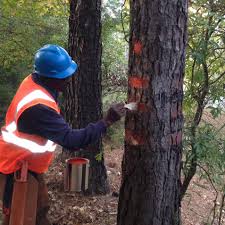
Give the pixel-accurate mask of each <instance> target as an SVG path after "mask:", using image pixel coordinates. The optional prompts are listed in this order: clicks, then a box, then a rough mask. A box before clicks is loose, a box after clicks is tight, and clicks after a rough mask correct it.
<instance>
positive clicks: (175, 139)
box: [171, 131, 182, 145]
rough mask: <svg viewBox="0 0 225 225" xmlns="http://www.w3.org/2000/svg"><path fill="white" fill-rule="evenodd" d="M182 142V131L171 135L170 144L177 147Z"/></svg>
mask: <svg viewBox="0 0 225 225" xmlns="http://www.w3.org/2000/svg"><path fill="white" fill-rule="evenodd" d="M181 142H182V131H179V132H175V133H173V134H171V144H172V145H179V144H180V143H181Z"/></svg>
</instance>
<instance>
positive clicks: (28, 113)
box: [18, 104, 106, 149]
mask: <svg viewBox="0 0 225 225" xmlns="http://www.w3.org/2000/svg"><path fill="white" fill-rule="evenodd" d="M18 130H19V131H20V132H24V133H28V134H36V135H39V136H41V137H44V138H46V139H48V140H51V141H53V142H55V143H57V144H59V145H61V146H63V147H65V148H67V149H75V148H82V147H85V146H87V145H88V144H91V143H93V142H96V141H97V140H99V139H100V137H101V135H102V134H104V133H105V132H106V124H105V122H104V121H103V120H100V121H98V122H97V123H90V124H89V125H88V126H87V127H85V128H83V129H72V128H71V127H70V126H69V125H68V123H66V122H65V120H64V119H63V117H62V116H61V115H59V114H58V113H57V112H56V111H54V110H53V109H51V108H49V107H47V106H44V105H41V104H39V105H35V106H33V107H31V108H29V109H27V110H25V111H24V112H23V113H22V115H21V116H20V118H19V120H18Z"/></svg>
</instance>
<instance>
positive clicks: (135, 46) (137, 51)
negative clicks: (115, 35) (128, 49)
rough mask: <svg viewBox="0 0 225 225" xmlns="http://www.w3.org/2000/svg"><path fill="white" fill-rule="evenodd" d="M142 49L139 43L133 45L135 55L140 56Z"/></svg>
mask: <svg viewBox="0 0 225 225" xmlns="http://www.w3.org/2000/svg"><path fill="white" fill-rule="evenodd" d="M142 48H143V46H142V43H141V42H140V41H136V42H135V43H134V53H135V54H136V55H140V54H141V52H142Z"/></svg>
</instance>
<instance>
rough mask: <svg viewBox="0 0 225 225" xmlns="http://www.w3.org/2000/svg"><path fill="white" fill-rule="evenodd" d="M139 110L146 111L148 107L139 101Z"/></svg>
mask: <svg viewBox="0 0 225 225" xmlns="http://www.w3.org/2000/svg"><path fill="white" fill-rule="evenodd" d="M137 110H138V111H139V112H148V111H149V110H150V109H149V107H148V106H147V105H146V104H145V103H139V104H138V109H137Z"/></svg>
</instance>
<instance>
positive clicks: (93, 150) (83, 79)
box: [65, 0, 109, 194]
mask: <svg viewBox="0 0 225 225" xmlns="http://www.w3.org/2000/svg"><path fill="white" fill-rule="evenodd" d="M100 13H101V1H100V0H81V1H78V0H71V1H70V18H69V54H70V55H71V56H72V58H73V59H74V60H75V61H76V62H77V64H78V72H77V73H76V75H75V76H74V77H73V80H72V82H71V85H70V87H69V89H68V90H67V94H66V98H65V100H66V102H65V115H66V119H67V121H68V122H69V123H70V124H71V125H72V127H73V128H83V127H85V126H87V125H88V124H89V123H90V122H96V121H98V120H99V119H101V118H102V102H101V101H102V100H101V91H102V90H101V53H102V52H101V39H100V35H101V14H100ZM101 149H102V142H101V141H100V142H98V143H96V144H94V145H91V146H88V147H87V149H85V151H82V152H81V156H83V157H86V158H89V159H90V179H89V190H88V192H89V193H91V194H105V193H107V192H108V191H109V187H108V183H107V174H106V168H105V166H104V158H103V157H102V160H101V161H97V160H96V159H95V156H96V155H97V154H99V152H100V151H101Z"/></svg>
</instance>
